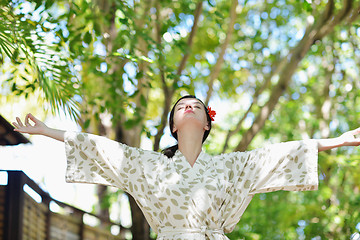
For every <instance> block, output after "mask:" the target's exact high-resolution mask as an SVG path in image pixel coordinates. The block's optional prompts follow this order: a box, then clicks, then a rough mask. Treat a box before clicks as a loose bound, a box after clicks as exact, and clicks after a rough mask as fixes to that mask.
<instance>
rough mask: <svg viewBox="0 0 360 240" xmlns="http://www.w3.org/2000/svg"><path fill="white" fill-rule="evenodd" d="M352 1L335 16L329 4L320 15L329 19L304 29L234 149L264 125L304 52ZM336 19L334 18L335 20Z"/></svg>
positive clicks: (244, 144) (340, 17) (245, 143)
mask: <svg viewBox="0 0 360 240" xmlns="http://www.w3.org/2000/svg"><path fill="white" fill-rule="evenodd" d="M351 4H352V1H350V0H347V1H345V4H344V7H343V9H342V10H341V11H340V13H339V14H338V15H336V17H332V16H329V13H330V10H329V9H330V8H331V7H329V4H328V5H327V8H326V9H325V10H324V12H323V14H322V15H321V16H320V19H329V20H328V21H325V22H323V23H324V24H323V25H321V24H319V22H321V21H318V22H317V23H315V24H314V25H313V26H312V27H309V28H308V30H307V31H306V33H305V35H304V37H303V39H302V40H301V41H300V42H299V44H298V45H297V46H296V47H295V48H294V49H293V50H292V51H291V54H289V55H288V56H286V58H287V59H288V63H287V64H286V66H285V67H284V68H283V69H282V70H281V72H280V74H279V76H280V79H279V81H278V83H277V85H276V86H275V87H274V88H273V90H272V93H271V95H270V98H269V100H268V102H267V103H266V104H265V105H264V106H263V107H262V108H261V109H260V112H259V114H258V115H257V117H256V118H255V120H254V122H253V124H252V126H251V127H250V128H249V129H248V130H247V131H246V132H245V134H244V135H243V137H242V139H241V141H240V142H239V144H238V145H237V147H236V148H235V150H236V151H244V150H246V149H247V147H248V146H249V144H250V142H251V141H252V139H253V138H254V137H255V135H256V134H257V133H258V132H259V131H260V130H261V128H262V127H263V126H264V124H265V121H266V120H267V119H268V117H269V115H270V114H271V112H272V111H273V110H274V108H275V106H276V104H277V103H278V101H279V98H280V97H281V96H282V94H283V92H284V91H285V89H286V88H287V87H288V85H289V83H290V81H291V77H292V76H293V74H294V72H295V71H296V68H297V66H298V64H299V62H300V61H301V60H302V59H303V58H304V56H305V54H306V53H307V52H308V51H309V49H310V47H311V46H312V45H313V44H314V43H315V41H316V40H320V39H322V38H323V37H324V36H325V35H327V34H328V33H330V32H331V31H332V30H333V29H334V27H335V26H336V25H338V24H339V23H340V22H341V21H342V20H343V19H344V18H345V17H346V16H347V15H348V14H349V13H350V12H351V11H350V9H351ZM335 19H336V20H335Z"/></svg>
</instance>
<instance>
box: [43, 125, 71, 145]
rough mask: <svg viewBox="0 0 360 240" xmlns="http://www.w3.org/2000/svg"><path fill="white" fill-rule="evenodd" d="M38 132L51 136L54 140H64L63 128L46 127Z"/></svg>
mask: <svg viewBox="0 0 360 240" xmlns="http://www.w3.org/2000/svg"><path fill="white" fill-rule="evenodd" d="M40 134H41V135H44V136H46V137H51V138H53V139H55V140H59V141H62V142H64V135H65V131H63V130H58V129H54V128H49V127H47V128H45V129H44V131H43V132H42V133H40Z"/></svg>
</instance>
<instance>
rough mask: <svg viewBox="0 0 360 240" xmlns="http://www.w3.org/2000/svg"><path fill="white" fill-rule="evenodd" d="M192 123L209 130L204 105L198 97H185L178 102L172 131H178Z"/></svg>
mask: <svg viewBox="0 0 360 240" xmlns="http://www.w3.org/2000/svg"><path fill="white" fill-rule="evenodd" d="M190 123H192V125H195V126H198V127H199V128H202V129H203V130H204V131H205V130H209V124H208V121H207V115H206V110H205V108H204V105H203V104H202V103H201V102H200V101H199V100H197V99H196V98H184V99H181V100H180V101H179V102H178V103H177V104H176V106H175V111H174V127H173V129H172V131H173V132H176V131H178V130H179V129H181V128H183V127H186V126H187V125H188V124H190Z"/></svg>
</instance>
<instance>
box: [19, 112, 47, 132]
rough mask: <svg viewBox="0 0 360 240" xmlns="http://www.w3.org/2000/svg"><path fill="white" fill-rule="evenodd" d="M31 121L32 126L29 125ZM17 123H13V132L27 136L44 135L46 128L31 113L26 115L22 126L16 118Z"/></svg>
mask: <svg viewBox="0 0 360 240" xmlns="http://www.w3.org/2000/svg"><path fill="white" fill-rule="evenodd" d="M29 120H31V121H32V122H33V123H34V124H33V125H32V124H31V123H30V121H29ZM16 121H17V122H13V125H14V126H15V129H14V131H16V132H21V133H28V134H42V135H43V134H44V133H45V132H46V129H47V128H48V127H47V126H46V125H45V123H43V122H42V121H40V120H39V119H37V118H35V117H34V116H33V115H32V114H31V113H29V114H26V117H25V121H24V124H23V123H22V122H21V120H20V118H18V117H17V118H16Z"/></svg>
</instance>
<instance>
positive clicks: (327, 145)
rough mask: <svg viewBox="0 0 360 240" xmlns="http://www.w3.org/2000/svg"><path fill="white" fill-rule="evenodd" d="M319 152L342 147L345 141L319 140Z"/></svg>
mask: <svg viewBox="0 0 360 240" xmlns="http://www.w3.org/2000/svg"><path fill="white" fill-rule="evenodd" d="M317 143H318V151H319V152H321V151H326V150H330V149H333V148H337V147H341V146H343V144H344V141H342V140H341V138H339V137H337V138H328V139H317Z"/></svg>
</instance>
